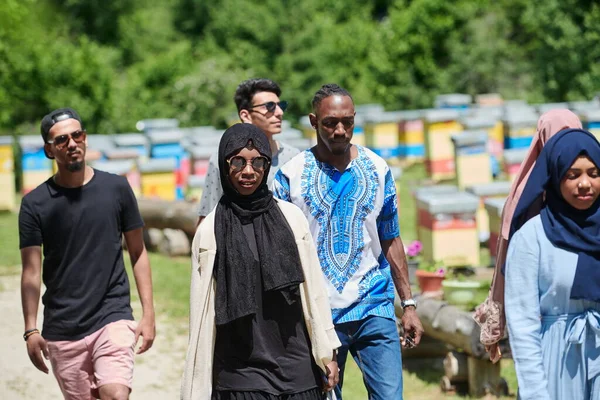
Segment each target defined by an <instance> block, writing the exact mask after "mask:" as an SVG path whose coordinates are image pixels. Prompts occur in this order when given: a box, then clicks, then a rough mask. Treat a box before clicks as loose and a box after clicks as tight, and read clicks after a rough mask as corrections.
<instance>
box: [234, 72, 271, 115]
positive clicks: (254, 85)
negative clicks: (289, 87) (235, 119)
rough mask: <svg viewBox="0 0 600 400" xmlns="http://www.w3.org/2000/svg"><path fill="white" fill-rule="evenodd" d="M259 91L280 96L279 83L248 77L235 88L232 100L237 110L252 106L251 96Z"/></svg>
mask: <svg viewBox="0 0 600 400" xmlns="http://www.w3.org/2000/svg"><path fill="white" fill-rule="evenodd" d="M259 92H271V93H275V94H276V95H277V97H279V96H281V89H280V88H279V85H278V84H276V83H275V82H273V81H272V80H271V79H266V78H255V79H248V80H246V81H244V82H242V83H240V84H239V86H238V87H237V89H236V90H235V96H234V97H233V100H234V101H235V105H236V106H237V109H238V112H240V111H242V110H248V109H249V108H250V107H251V106H252V98H253V97H254V95H255V94H256V93H259Z"/></svg>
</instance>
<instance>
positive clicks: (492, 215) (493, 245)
mask: <svg viewBox="0 0 600 400" xmlns="http://www.w3.org/2000/svg"><path fill="white" fill-rule="evenodd" d="M505 203H506V198H491V199H487V200H485V202H484V204H485V209H486V211H487V214H488V215H489V224H490V225H489V231H490V239H489V242H488V247H489V249H490V255H491V256H492V264H495V263H496V257H497V256H498V239H499V238H500V227H501V226H502V210H503V209H504V204H505Z"/></svg>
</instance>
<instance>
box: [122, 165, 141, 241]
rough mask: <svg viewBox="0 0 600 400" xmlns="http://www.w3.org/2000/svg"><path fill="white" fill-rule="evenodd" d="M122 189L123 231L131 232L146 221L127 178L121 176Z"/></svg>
mask: <svg viewBox="0 0 600 400" xmlns="http://www.w3.org/2000/svg"><path fill="white" fill-rule="evenodd" d="M120 179H121V181H120V191H121V231H122V232H129V231H132V230H134V229H138V228H142V227H143V226H144V221H143V220H142V216H141V215H140V210H139V207H138V203H137V199H136V198H135V194H134V193H133V190H132V189H131V186H130V185H129V182H128V181H127V179H126V178H124V177H120Z"/></svg>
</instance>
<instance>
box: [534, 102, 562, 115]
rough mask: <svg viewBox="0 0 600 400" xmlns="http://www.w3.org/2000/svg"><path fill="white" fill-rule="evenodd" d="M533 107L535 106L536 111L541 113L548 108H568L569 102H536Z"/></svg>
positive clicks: (548, 109)
mask: <svg viewBox="0 0 600 400" xmlns="http://www.w3.org/2000/svg"><path fill="white" fill-rule="evenodd" d="M534 107H535V108H537V110H538V113H539V114H540V115H541V114H543V113H545V112H548V111H550V110H560V109H568V108H569V103H544V104H537V105H535V106H534Z"/></svg>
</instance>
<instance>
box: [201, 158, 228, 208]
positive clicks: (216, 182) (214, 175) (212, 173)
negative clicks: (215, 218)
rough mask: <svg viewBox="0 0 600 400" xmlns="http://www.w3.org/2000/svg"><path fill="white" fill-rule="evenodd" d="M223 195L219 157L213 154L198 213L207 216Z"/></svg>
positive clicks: (209, 162)
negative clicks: (218, 163)
mask: <svg viewBox="0 0 600 400" xmlns="http://www.w3.org/2000/svg"><path fill="white" fill-rule="evenodd" d="M222 196H223V187H222V186H221V178H220V175H219V167H218V165H217V157H216V156H214V155H213V156H212V157H210V160H209V161H208V171H207V172H206V180H205V181H204V188H203V189H202V198H201V199H200V207H199V209H198V215H199V216H201V217H206V216H207V215H208V214H209V213H210V212H211V211H212V210H213V209H214V208H215V207H216V206H217V204H218V203H219V200H220V199H221V197H222Z"/></svg>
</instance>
